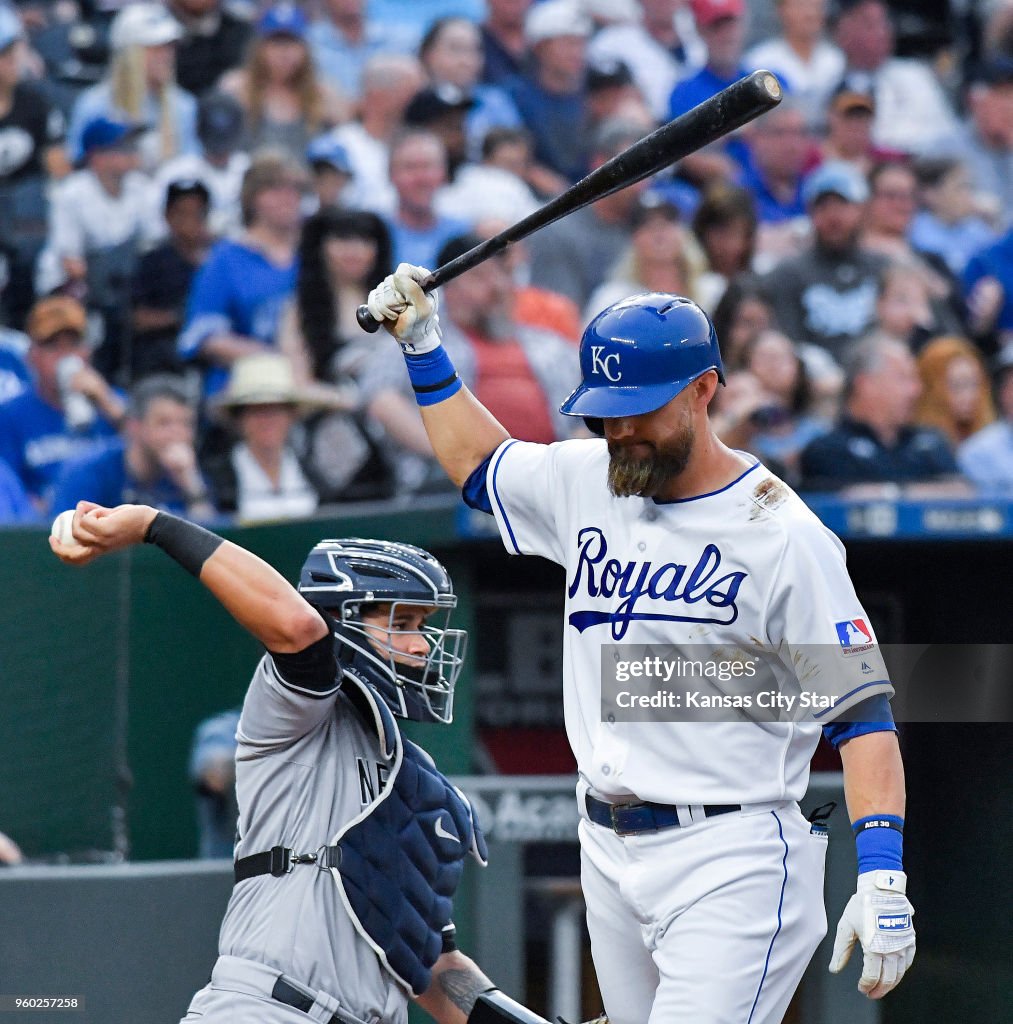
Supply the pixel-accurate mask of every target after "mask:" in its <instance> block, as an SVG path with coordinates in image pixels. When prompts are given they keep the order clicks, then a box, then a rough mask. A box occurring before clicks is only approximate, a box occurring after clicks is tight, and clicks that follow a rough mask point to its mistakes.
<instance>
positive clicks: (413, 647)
mask: <svg viewBox="0 0 1013 1024" xmlns="http://www.w3.org/2000/svg"><path fill="white" fill-rule="evenodd" d="M54 533H55V534H56V535H55V536H52V537H50V546H51V547H52V549H53V551H54V552H55V553H56V555H57V556H58V557H59V558H60V559H61V560H62V561H63V562H66V563H68V564H72V565H83V564H85V563H87V562H90V561H92V560H93V559H95V558H97V557H99V556H101V555H103V554H107V553H108V552H111V551H117V550H119V549H121V548H126V547H130V546H131V545H134V544H141V543H147V544H153V545H155V546H156V547H158V548H161V549H162V550H163V551H164V552H165V553H166V554H167V555H169V557H171V558H173V559H174V560H175V561H177V562H178V563H179V564H180V565H182V566H183V568H184V569H186V570H187V571H188V572H190V573H191V574H192V575H193V576H195V577H197V578H198V579H199V580H200V581H201V583H203V584H204V586H205V587H207V588H208V590H210V591H211V593H212V594H214V596H215V597H216V598H217V599H218V600H219V601H220V602H221V604H222V605H223V606H224V607H225V608H226V610H227V611H228V612H229V613H230V614H231V615H232V616H233V618H234V619H235V620H236V621H237V622H238V623H239V624H240V625H241V626H243V627H245V628H246V629H248V630H249V631H250V632H251V633H252V634H253V635H254V636H255V637H257V639H258V640H260V642H261V643H262V644H263V645H264V647H265V648H266V649H267V652H266V653H265V655H264V657H263V658H262V659H261V661H260V663H259V665H258V666H257V668H256V670H255V671H254V674H253V679H252V681H251V683H250V687H249V690H248V691H247V694H246V699H245V701H244V703H243V710H242V715H241V717H240V721H239V728H238V733H237V740H238V749H237V753H236V788H237V796H238V804H239V826H238V836H237V840H236V847H235V857H236V861H235V877H236V885H235V888H234V890H233V893H232V898H231V900H230V902H229V906H228V909H227V911H226V914H225V920H224V922H223V924H222V928H221V933H220V936H219V947H218V951H219V957H218V960H217V962H216V964H215V966H214V970H213V971H212V974H211V980H210V982H209V983H208V985H206V986H205V987H204V988H203V989H201V990H200V991H199V992H198V993H197V994H196V995H195V996H194V997H193V1000H192V1002H191V1004H190V1008H189V1010H188V1012H187V1014H186V1016H185V1017H184V1018H183V1020H184V1021H186V1022H191V1021H202V1022H203V1024H213V1022H221V1024H225V1022H229V1024H231V1022H233V1021H257V1022H258V1024H303V1022H305V1021H308V1020H314V1021H324V1022H330V1024H339V1022H340V1024H366V1022H369V1024H378V1022H383V1024H403V1022H404V1021H405V1019H406V1016H407V1001H408V998H409V997H411V998H414V999H415V1000H416V1001H417V1002H418V1003H419V1005H420V1006H422V1007H423V1008H424V1009H425V1010H426V1011H427V1012H428V1013H430V1014H431V1015H432V1016H433V1017H434V1018H435V1019H436V1020H437V1021H438V1022H439V1024H466V1022H468V1024H546V1022H545V1021H544V1020H543V1019H542V1018H541V1017H539V1016H537V1015H536V1014H534V1013H532V1012H530V1011H529V1010H527V1009H526V1008H525V1007H523V1006H521V1005H520V1004H518V1003H515V1002H514V1001H513V1000H511V999H510V998H508V997H507V996H505V995H504V994H503V993H502V992H500V991H499V990H498V989H496V988H495V987H494V986H493V984H492V982H490V981H489V979H488V978H487V977H486V976H485V975H484V974H483V973H482V972H481V971H480V970H479V968H478V967H477V966H476V965H475V964H474V963H473V962H472V961H471V960H470V959H469V958H468V957H467V956H465V955H464V954H463V953H461V952H460V951H459V950H458V949H457V948H456V945H455V941H454V925H453V923H452V921H451V911H452V904H451V900H452V897H453V895H454V891H455V890H456V888H457V884H458V881H459V880H460V877H461V872H462V869H463V863H464V859H465V857H466V856H468V855H471V856H474V857H475V858H476V859H477V860H479V861H480V862H482V863H484V862H485V855H486V848H485V842H484V840H483V838H482V832H481V830H480V828H479V825H478V822H477V821H476V820H475V817H474V814H473V813H472V810H471V807H470V805H469V803H468V801H467V799H465V797H464V796H463V795H462V794H461V793H460V792H458V791H457V790H456V789H455V788H454V787H453V786H452V785H451V784H450V783H449V782H448V781H447V779H446V778H445V777H444V776H443V775H442V774H441V773H440V772H439V771H438V770H437V768H436V766H435V765H434V763H433V761H432V759H431V758H430V757H429V755H428V754H427V753H426V752H425V751H424V750H422V749H421V748H420V747H418V746H416V745H415V744H414V743H412V742H411V741H410V740H408V739H406V738H405V737H404V736H403V735H402V733H401V730H400V728H399V726H398V721H399V720H408V719H410V720H412V721H428V722H449V721H450V720H451V714H452V705H453V696H454V686H455V683H456V681H457V677H458V675H459V673H460V670H461V666H462V662H463V657H464V651H465V644H466V640H467V636H466V634H465V632H464V631H462V630H457V629H451V628H449V621H450V615H451V613H452V612H453V610H454V608H455V607H456V605H457V598H456V596H455V595H454V589H453V585H452V583H451V581H450V578H449V576H448V575H447V572H446V570H445V569H444V568H443V566H442V565H441V564H440V563H439V562H438V561H437V560H436V559H435V558H434V557H433V556H432V555H430V554H429V553H428V552H426V551H423V550H421V549H420V548H416V547H412V546H411V545H409V544H399V543H388V542H385V541H374V540H325V541H321V542H320V543H319V544H317V545H316V546H315V547H314V548H313V550H312V551H311V552H310V554H309V556H308V558H307V559H306V562H305V564H304V565H303V568H302V572H301V574H300V579H299V588H298V590H296V589H295V588H294V587H292V586H291V585H290V584H289V583H287V582H286V581H285V579H284V578H283V577H282V576H281V575H279V573H277V572H276V571H275V570H274V569H273V568H271V566H269V565H268V564H267V563H266V562H264V561H262V560H261V559H260V558H258V557H257V556H256V555H254V554H252V553H251V552H249V551H247V550H245V549H244V548H242V547H239V546H238V545H236V544H233V543H231V542H229V541H226V540H224V539H223V538H221V537H219V536H217V535H215V534H214V533H210V532H209V531H207V530H205V529H202V528H201V527H199V526H195V525H194V524H192V523H189V522H187V521H186V520H184V519H179V518H177V517H175V516H172V515H169V514H167V513H165V512H156V510H155V509H153V508H150V507H148V506H144V505H120V506H118V507H117V508H113V509H109V508H103V507H101V506H98V505H94V504H92V503H90V502H81V503H80V504H79V505H78V506H77V509H76V511H75V513H74V517H73V523H72V526H71V529H70V533H69V534H68V532H67V531H66V530H65V529H63V528H62V527H61V526H60V524H57V526H54Z"/></svg>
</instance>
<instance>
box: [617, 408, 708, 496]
mask: <svg viewBox="0 0 1013 1024" xmlns="http://www.w3.org/2000/svg"><path fill="white" fill-rule="evenodd" d="M695 440H696V431H695V430H694V429H693V427H692V426H691V425H687V427H686V429H685V430H684V431H683V432H682V433H681V434H679V435H677V436H676V437H674V438H672V439H671V440H669V441H666V442H664V443H663V444H655V443H654V442H653V441H640V442H636V443H638V444H643V445H646V446H647V447H648V448H649V449H650V452H649V454H648V455H646V456H643V457H637V456H635V455H634V454H633V453H632V451H631V450H630V445H629V444H623V443H620V442H618V441H609V443H608V449H609V468H608V486H609V490H610V491H611V492H612V493H613V494H614V495H615V496H616V497H617V498H631V497H637V498H654V497H656V496H657V495H658V494H660V493H661V491H662V489H663V488H664V486H665V485H666V484H667V483H668V482H669V481H670V480H672V479H673V478H674V477H677V476H678V475H679V474H680V473H681V472H682V471H683V470H684V469H685V468H686V466H687V465H688V464H689V458H690V455H691V454H692V452H693V443H694V441H695Z"/></svg>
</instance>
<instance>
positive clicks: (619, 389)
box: [559, 292, 725, 434]
mask: <svg viewBox="0 0 1013 1024" xmlns="http://www.w3.org/2000/svg"><path fill="white" fill-rule="evenodd" d="M708 370H717V374H718V379H719V380H720V381H721V383H722V384H724V382H725V373H724V367H723V366H722V365H721V352H720V350H719V349H718V339H717V335H716V334H715V332H714V325H713V324H712V323H711V321H710V317H708V316H707V314H706V313H705V312H704V311H703V310H702V309H701V308H700V307H699V306H698V305H697V304H696V303H695V302H691V301H690V300H689V299H685V298H682V297H681V296H679V295H667V294H665V293H664V292H648V293H647V294H644V295H633V296H631V297H630V298H628V299H623V300H622V301H621V302H616V303H614V304H613V305H611V306H609V307H608V308H607V309H604V310H602V312H601V313H599V314H598V315H597V316H596V317H595V318H594V319H593V320H592V321H591V323H589V324H588V325H587V329H586V330H585V331H584V336H583V337H582V338H581V339H580V375H581V381H580V384H579V386H578V387H577V388H576V390H575V391H574V392H573V393H572V394H571V395H570V397H569V398H567V399H566V401H565V402H563V404H562V405H561V406H560V409H559V411H560V412H561V413H563V414H564V415H566V416H583V417H584V419H585V421H587V423H588V427H590V429H591V430H594V431H595V433H599V434H600V433H601V429H600V427H601V423H600V421H601V420H603V419H612V418H615V417H617V416H639V415H641V414H642V413H646V412H653V411H654V410H655V409H660V408H661V407H662V406H663V405H664V404H665V403H666V402H669V401H671V399H673V398H674V397H675V396H676V395H677V394H679V392H680V391H682V389H683V388H685V387H686V386H687V385H688V384H692V382H693V381H695V380H696V379H697V377H700V376H701V375H702V374H704V373H706V372H707V371H708Z"/></svg>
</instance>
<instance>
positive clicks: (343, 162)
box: [306, 132, 352, 176]
mask: <svg viewBox="0 0 1013 1024" xmlns="http://www.w3.org/2000/svg"><path fill="white" fill-rule="evenodd" d="M306 163H308V164H309V165H310V167H314V168H317V167H320V166H324V167H331V168H333V169H334V170H336V171H337V172H338V173H339V174H347V175H349V176H351V174H352V161H351V160H350V159H349V158H348V150H347V149H345V147H344V146H342V145H341V143H340V142H338V141H337V140H336V139H334V138H333V137H332V136H331V134H330V132H328V133H326V134H325V135H318V136H317V137H316V138H315V139H314V140H313V141H312V142H311V143H310V144H309V145H308V146H307V147H306Z"/></svg>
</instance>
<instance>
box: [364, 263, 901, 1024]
mask: <svg viewBox="0 0 1013 1024" xmlns="http://www.w3.org/2000/svg"><path fill="white" fill-rule="evenodd" d="M426 273H427V271H425V270H423V269H422V268H417V267H411V266H408V265H405V264H402V265H401V266H400V267H398V270H397V272H396V273H395V274H393V275H391V276H390V277H388V278H387V279H386V280H385V281H384V282H383V283H382V284H381V285H380V286H379V287H378V288H377V289H375V290H374V291H373V292H372V293H371V295H370V299H369V309H370V312H371V314H372V315H373V316H374V318H375V319H377V320H378V321H382V322H383V323H384V324H385V326H386V327H387V329H388V330H389V331H390V333H391V334H392V335H393V336H394V337H395V338H396V339H397V340H398V341H399V342H400V344H401V346H402V349H403V351H404V354H405V356H406V362H407V366H408V374H409V377H410V378H411V381H412V384H413V387H414V389H415V392H416V396H417V399H418V402H419V405H420V407H421V412H422V418H423V421H424V423H425V426H426V429H427V431H428V434H429V438H430V440H431V442H432V445H433V449H434V451H435V452H436V455H437V457H438V458H439V460H440V462H441V463H442V465H443V467H444V469H445V470H446V472H447V473H448V475H449V476H450V477H451V478H452V479H453V480H454V481H455V482H456V483H457V484H459V485H460V486H462V487H463V490H464V496H465V500H466V501H467V502H468V503H469V504H471V505H472V506H473V507H476V508H483V509H485V510H486V511H488V512H491V513H493V514H494V515H495V517H496V522H497V524H498V525H499V529H500V533H501V536H502V539H503V542H504V544H505V546H506V548H507V550H508V551H510V552H511V553H514V554H533V555H541V556H543V557H545V558H549V559H551V560H552V561H555V562H557V563H559V564H560V565H562V566H563V567H564V568H565V570H566V579H567V584H566V613H565V620H564V647H563V651H564V670H563V672H564V678H563V701H564V712H565V721H566V729H567V734H568V736H569V740H570V743H571V745H572V747H573V750H574V753H575V755H576V758H577V764H578V770H579V781H578V787H577V797H578V802H579V807H580V812H581V816H582V821H581V824H580V841H581V852H582V883H583V887H584V894H585V899H586V903H587V921H588V928H589V931H590V936H591V944H592V952H593V955H594V960H595V966H596V969H597V973H598V979H599V982H600V985H601V990H602V995H603V997H604V1002H605V1009H606V1012H607V1013H608V1016H609V1018H610V1019H611V1021H612V1022H613V1024H646V1022H648V1021H650V1022H651V1024H660V1022H663V1021H664V1022H671V1021H692V1022H694V1024H709V1022H714V1024H717V1022H729V1024H730V1022H736V1024H747V1022H750V1024H752V1022H756V1024H760V1022H768V1024H773V1022H777V1021H780V1020H781V1019H782V1017H783V1016H784V1013H785V1010H786V1008H787V1006H788V1003H789V1001H790V999H791V996H792V994H793V992H794V991H795V988H796V986H797V985H798V982H799V980H800V978H801V976H802V973H803V971H804V969H805V967H806V965H807V964H808V962H809V960H810V958H811V957H812V954H813V952H814V950H815V949H816V946H817V944H818V943H819V942H820V940H821V939H822V937H823V935H824V933H825V931H826V917H825V913H824V908H823V874H824V858H825V851H826V830H825V828H824V827H823V826H822V825H821V823H819V822H818V821H816V822H813V823H810V821H808V820H806V818H805V817H803V815H802V813H801V812H800V810H799V806H798V801H799V800H800V799H801V798H802V797H803V795H804V793H805V791H806V786H807V782H808V771H809V769H808V765H809V760H810V758H811V756H812V754H813V751H814V749H815V747H816V744H817V742H818V739H819V736H820V731H821V728H822V729H823V731H825V732H826V734H827V736H828V737H829V739H830V741H831V742H832V743H834V745H835V746H837V748H838V749H839V750H840V753H841V758H842V761H843V764H844V776H845V790H846V796H847V802H848V811H849V813H850V816H851V819H852V822H853V828H854V830H855V835H856V844H857V853H858V871H859V874H858V883H857V891H856V894H855V895H854V896H853V897H852V898H851V900H850V902H849V903H848V905H847V907H846V908H845V911H844V914H843V917H842V919H841V923H840V926H839V927H838V932H837V942H836V945H835V949H834V954H833V959H832V963H831V965H830V969H831V970H832V971H834V972H836V971H839V970H840V969H841V968H842V967H843V965H844V963H845V962H846V961H847V959H848V957H849V955H850V952H851V949H852V947H853V946H854V944H855V943H856V942H860V943H861V946H862V949H863V952H864V963H863V969H862V975H861V980H860V982H859V988H860V989H861V991H863V992H864V993H866V994H867V995H869V996H870V997H872V998H879V997H881V996H883V995H885V994H886V993H887V992H889V991H890V989H892V988H893V987H894V986H895V985H896V984H897V983H898V981H899V980H900V979H901V977H902V976H903V974H904V972H905V971H906V970H907V968H908V967H909V966H910V964H911V961H912V959H913V956H914V949H915V943H914V931H913V929H912V926H911V917H912V913H913V911H912V907H911V905H910V903H909V902H908V900H907V898H906V896H905V884H906V876H905V875H904V872H903V865H902V859H901V858H902V831H903V815H904V781H903V766H902V763H901V758H900V753H899V747H898V743H897V738H896V731H895V727H894V725H893V720H892V716H891V715H890V711H889V704H888V697H889V695H890V694H891V693H892V687H891V685H890V682H889V680H888V678H887V675H886V671H885V667H884V665H883V662H882V659H881V657H880V656H879V652H878V648H877V647H876V643H875V637H874V636H873V634H872V630H871V627H869V625H868V622H869V620H868V617H867V616H866V614H865V612H864V611H863V609H862V607H861V605H860V603H859V601H858V599H857V597H856V595H855V591H854V588H853V586H852V584H851V581H850V579H849V577H848V573H847V570H846V568H845V562H844V553H843V548H842V546H841V544H840V542H839V541H838V540H837V538H836V537H835V536H834V535H833V534H832V533H830V531H828V530H827V529H825V528H824V527H823V526H822V525H821V523H820V522H819V520H818V519H817V518H816V517H815V516H814V515H813V514H812V513H811V512H810V511H809V510H808V509H807V508H806V506H805V505H804V504H803V503H802V501H801V500H800V499H799V498H798V497H797V496H796V495H795V494H794V493H793V492H792V491H791V490H790V489H789V488H788V487H786V486H785V484H784V483H783V482H781V481H780V480H778V479H777V478H776V477H774V476H772V475H771V474H770V472H769V471H768V470H767V469H765V468H764V467H763V466H762V465H760V464H759V463H757V462H756V460H755V459H753V458H752V457H750V456H747V455H744V454H742V453H740V452H736V451H732V450H730V449H728V448H726V447H725V446H724V445H722V444H721V442H720V441H719V440H718V439H717V437H716V436H715V435H714V433H713V431H712V430H711V428H710V425H709V421H708V412H707V408H708V405H709V403H710V401H711V399H712V398H713V397H714V394H715V391H716V389H717V387H718V385H719V383H721V382H723V370H722V365H721V357H720V353H719V350H718V344H717V339H716V337H715V334H714V329H713V326H712V325H711V323H710V321H709V319H708V318H707V316H706V315H705V314H704V313H703V311H702V310H701V309H699V307H697V306H696V305H695V304H693V303H692V302H690V301H689V300H687V299H683V298H680V297H678V296H674V295H663V294H647V295H641V296H636V297H634V298H631V299H627V300H624V301H623V302H620V303H617V304H616V305H614V306H612V307H609V308H608V309H607V310H605V311H604V312H603V313H601V314H600V315H599V316H598V317H596V318H595V320H593V321H592V323H591V324H590V325H589V327H588V328H587V330H586V332H585V334H584V336H583V339H582V341H581V352H580V357H581V371H582V381H581V383H580V385H579V386H578V387H577V389H576V390H575V391H574V392H573V394H572V395H571V396H570V397H569V398H568V399H567V400H566V401H565V403H564V404H563V406H562V411H563V412H564V413H566V414H568V415H572V416H581V417H585V419H586V421H587V424H588V426H589V427H590V428H591V430H592V431H593V432H595V433H598V434H599V435H602V438H603V439H586V440H571V441H564V442H561V443H557V444H553V445H548V446H543V445H536V444H529V443H525V442H522V441H517V440H513V439H511V438H509V437H508V436H507V435H506V432H505V431H504V430H503V428H502V427H501V426H500V425H499V424H498V423H497V422H496V421H495V419H494V418H493V417H492V416H491V415H490V414H489V413H488V412H487V410H486V409H485V408H483V407H482V406H481V404H480V403H479V402H478V401H477V400H476V399H475V398H474V396H473V395H472V394H471V393H470V392H469V391H468V390H467V389H465V388H463V387H462V385H461V382H460V381H459V380H458V379H457V375H456V372H455V370H454V367H453V366H452V365H451V364H450V360H449V358H448V357H447V355H446V353H445V352H444V351H443V350H442V348H441V346H440V332H439V318H438V316H437V315H436V299H435V298H434V297H433V296H428V295H426V294H424V293H423V292H422V290H421V288H420V287H419V284H418V282H419V281H420V280H422V279H423V276H424V275H425V274H426ZM617 642H622V643H624V644H650V645H661V644H664V645H673V646H674V648H675V649H681V650H683V651H686V652H693V656H697V657H700V656H702V652H704V651H710V652H729V651H730V652H733V653H735V652H748V651H751V650H752V651H757V650H762V651H765V652H767V653H768V654H772V655H773V660H774V661H775V662H776V663H777V664H778V665H779V666H780V668H779V671H780V673H781V678H782V682H783V683H792V684H793V685H794V687H795V690H796V691H798V692H800V691H801V690H803V689H804V690H807V691H812V690H813V689H814V688H815V689H816V690H819V691H821V692H822V693H823V695H824V696H826V695H827V694H830V693H831V691H832V692H833V694H834V696H835V697H836V703H835V704H834V705H833V707H832V708H830V709H824V710H822V711H814V712H812V713H811V714H810V715H808V716H807V717H805V718H798V720H791V719H788V718H786V719H784V720H773V721H771V720H768V721H757V720H749V719H748V718H744V717H739V718H737V719H735V720H732V718H731V716H728V717H729V720H727V721H706V722H699V721H697V722H686V721H683V722H678V721H658V720H654V721H650V722H642V723H637V722H621V721H616V720H615V717H614V716H605V717H604V720H603V712H602V696H601V686H600V681H601V645H602V644H603V643H608V644H612V643H617ZM656 649H657V648H655V650H656ZM859 705H861V711H862V712H863V713H862V714H861V715H858V714H855V715H848V714H846V712H848V711H851V710H853V709H856V708H857V707H858V706H859ZM796 717H797V716H796ZM842 717H843V718H845V719H846V718H849V717H854V718H855V719H856V722H855V723H849V722H847V721H841V718H842ZM859 718H862V719H865V721H864V722H858V721H857V719H859Z"/></svg>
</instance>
